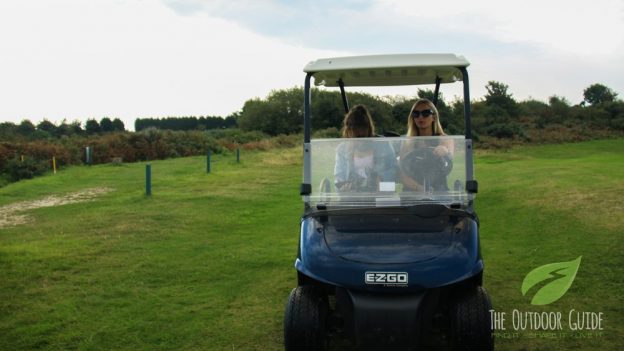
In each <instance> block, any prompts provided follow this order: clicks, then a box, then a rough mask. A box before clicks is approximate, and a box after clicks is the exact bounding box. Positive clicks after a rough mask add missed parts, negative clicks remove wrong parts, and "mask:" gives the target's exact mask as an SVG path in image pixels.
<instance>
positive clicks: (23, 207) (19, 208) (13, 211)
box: [0, 188, 113, 228]
mask: <svg viewBox="0 0 624 351" xmlns="http://www.w3.org/2000/svg"><path fill="white" fill-rule="evenodd" d="M112 190H113V189H111V188H89V189H84V190H81V191H77V192H73V193H69V194H65V195H53V196H47V197H44V198H43V199H39V200H31V201H21V202H15V203H12V204H9V205H5V206H1V207H0V228H4V227H10V226H16V225H20V224H26V223H28V222H30V221H31V220H32V219H31V218H30V217H29V216H28V215H26V214H23V213H21V212H24V211H28V210H33V209H36V208H41V207H53V206H61V205H66V204H73V203H77V202H84V201H90V200H93V199H95V198H96V197H97V196H99V195H102V194H106V193H108V192H110V191H112Z"/></svg>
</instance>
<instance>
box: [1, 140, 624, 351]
mask: <svg viewBox="0 0 624 351" xmlns="http://www.w3.org/2000/svg"><path fill="white" fill-rule="evenodd" d="M300 157H301V149H300V148H295V149H287V150H275V151H271V152H254V153H245V154H243V155H242V162H241V163H240V164H238V163H236V161H235V157H234V155H218V156H215V157H214V158H213V159H214V160H215V163H214V164H213V167H212V173H211V174H206V172H205V158H203V157H191V158H180V159H171V160H165V161H154V162H152V163H151V164H152V173H153V175H152V176H153V188H152V191H153V195H152V196H151V197H145V196H144V192H145V184H144V172H145V168H144V164H141V163H137V164H124V165H121V166H114V165H100V166H94V167H72V168H68V169H64V170H61V172H59V173H58V174H57V175H48V176H46V177H41V178H37V179H34V180H30V181H22V182H18V183H15V184H11V185H9V186H7V187H4V188H2V189H0V220H2V216H5V217H6V218H9V219H7V220H13V219H14V217H15V216H20V215H21V216H22V217H21V222H22V224H19V225H10V226H4V227H0V349H3V350H4V349H97V350H99V349H133V350H134V349H142V350H157V349H163V350H170V349H178V350H179V349H214V350H225V349H227V350H232V349H234V350H273V349H274V350H278V349H281V348H282V315H283V308H284V304H285V302H286V297H287V296H288V293H289V292H290V289H292V287H294V286H295V285H296V279H295V271H294V268H293V260H294V257H295V254H296V245H297V239H298V238H297V236H298V231H299V216H300V214H301V211H302V203H301V200H300V198H299V196H298V187H299V183H300V181H301V174H302V171H301V161H300ZM476 160H477V164H476V167H475V169H476V178H477V179H478V180H479V183H480V193H479V195H478V197H477V211H478V213H479V216H480V219H481V232H482V243H481V245H482V250H483V256H484V259H485V262H486V271H485V287H486V288H487V289H488V291H489V292H490V294H491V295H492V299H493V303H494V308H495V309H496V310H497V311H504V312H507V315H508V321H507V324H508V328H509V329H511V322H512V321H511V315H512V311H513V310H514V309H516V310H520V311H546V312H550V311H562V312H564V315H565V318H564V319H565V320H566V321H567V317H568V316H567V312H568V311H569V310H570V309H572V308H574V309H575V310H577V311H593V312H602V313H603V315H604V319H603V327H604V330H603V331H602V334H601V335H598V336H597V334H596V333H589V332H587V333H585V335H581V334H578V335H569V336H566V337H560V338H547V337H544V336H541V337H534V338H533V337H530V336H528V335H526V334H523V335H520V336H519V337H517V338H513V337H512V338H509V339H505V338H501V339H498V340H497V345H498V349H501V350H527V349H530V350H557V349H561V350H567V349H580V350H593V349H596V350H598V349H600V350H612V349H617V347H618V346H617V345H620V342H621V339H622V338H623V337H624V331H623V330H624V311H623V308H622V305H623V303H622V302H623V298H622V295H621V293H620V292H621V290H622V287H623V285H624V284H623V283H624V279H623V278H622V275H623V273H624V272H623V269H622V267H623V266H624V258H623V257H624V244H623V243H622V240H621V238H622V236H621V234H622V230H621V228H622V227H624V216H622V210H623V205H622V199H621V197H622V195H623V194H624V181H622V179H624V142H622V140H621V139H620V140H609V141H592V142H584V143H577V144H562V145H548V146H539V147H522V148H515V149H511V150H509V151H505V152H482V153H479V154H477V157H476ZM85 189H87V190H88V191H87V192H84V191H85ZM81 191H83V193H77V192H81ZM72 194H73V195H72ZM76 194H79V195H76ZM85 194H86V195H85ZM72 196H73V197H72ZM41 199H46V201H41ZM72 199H78V200H85V199H90V200H89V201H83V202H73V203H72V202H71V201H70V200H72ZM38 200H39V201H38ZM63 200H67V201H63ZM37 201H38V202H37ZM64 202H68V203H66V204H63V203H64ZM10 204H11V205H10ZM16 204H17V205H16ZM10 206H13V207H10ZM35 207H38V208H35ZM16 208H17V209H22V211H21V212H17V210H16ZM2 209H4V210H2ZM2 211H4V213H3V212H2ZM11 216H13V217H11ZM11 218H12V219H11ZM0 223H1V222H0ZM581 255H582V256H583V259H582V263H581V266H580V269H579V272H578V274H577V278H576V280H575V281H574V283H573V285H572V287H571V288H570V290H569V291H568V293H567V294H566V295H565V296H564V297H563V298H561V299H560V300H558V301H556V302H555V303H553V304H551V305H547V306H532V305H530V297H528V296H522V294H521V292H520V286H521V284H522V280H523V279H524V276H525V275H526V274H527V273H528V272H529V271H531V270H532V269H533V268H535V267H537V266H540V265H543V264H547V263H553V262H562V261H569V260H572V259H575V258H576V257H578V256H581ZM566 329H567V326H566ZM590 334H591V335H590ZM589 337H591V338H589Z"/></svg>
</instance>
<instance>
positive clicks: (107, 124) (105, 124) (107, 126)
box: [100, 117, 115, 133]
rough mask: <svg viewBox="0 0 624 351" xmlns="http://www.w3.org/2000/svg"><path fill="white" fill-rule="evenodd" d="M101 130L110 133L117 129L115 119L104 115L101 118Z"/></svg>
mask: <svg viewBox="0 0 624 351" xmlns="http://www.w3.org/2000/svg"><path fill="white" fill-rule="evenodd" d="M100 130H101V131H102V132H104V133H110V132H112V131H114V130H115V127H114V125H113V121H111V119H110V118H108V117H104V118H102V119H101V120H100Z"/></svg>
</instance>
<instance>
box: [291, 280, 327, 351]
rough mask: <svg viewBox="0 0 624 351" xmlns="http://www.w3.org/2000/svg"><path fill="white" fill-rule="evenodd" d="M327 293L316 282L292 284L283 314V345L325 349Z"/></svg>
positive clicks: (304, 350) (315, 349)
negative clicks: (301, 284)
mask: <svg viewBox="0 0 624 351" xmlns="http://www.w3.org/2000/svg"><path fill="white" fill-rule="evenodd" d="M328 310H329V307H328V303H327V297H326V296H325V295H324V294H323V293H322V290H321V289H320V288H318V287H316V286H310V285H304V286H298V287H296V288H294V289H293V290H292V291H291V293H290V296H289V297H288V303H287V304H286V312H285V314H284V346H285V348H286V351H288V350H303V351H317V350H326V349H327V341H328V339H327V328H326V319H327V314H328Z"/></svg>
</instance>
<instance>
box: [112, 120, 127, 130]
mask: <svg viewBox="0 0 624 351" xmlns="http://www.w3.org/2000/svg"><path fill="white" fill-rule="evenodd" d="M113 130H114V131H116V132H123V131H125V130H126V126H125V125H124V122H122V121H121V120H120V119H119V118H115V119H114V120H113Z"/></svg>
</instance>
